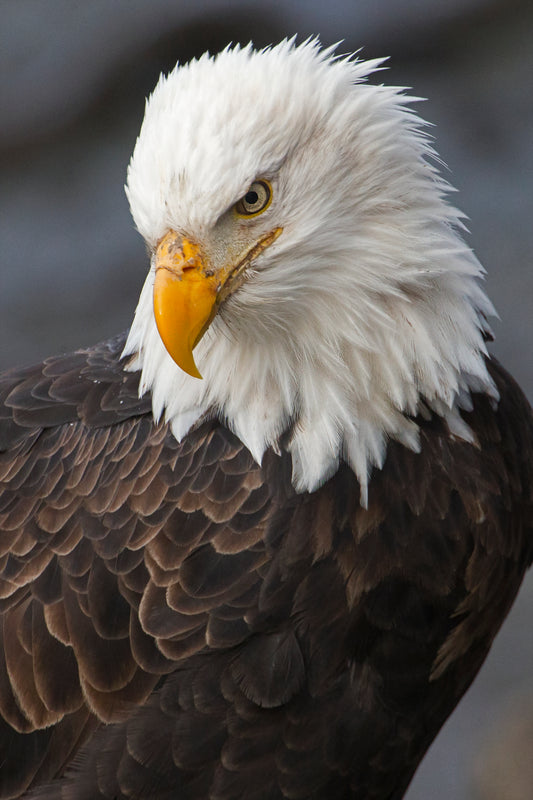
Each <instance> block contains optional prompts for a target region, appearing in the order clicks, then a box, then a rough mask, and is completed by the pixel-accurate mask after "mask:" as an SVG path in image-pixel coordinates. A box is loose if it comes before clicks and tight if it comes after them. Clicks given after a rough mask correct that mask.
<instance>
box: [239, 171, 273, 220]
mask: <svg viewBox="0 0 533 800" xmlns="http://www.w3.org/2000/svg"><path fill="white" fill-rule="evenodd" d="M271 202H272V186H271V185H270V182H269V181H267V180H265V179H264V178H262V179H261V180H258V181H254V182H253V183H252V184H250V187H249V188H248V191H247V192H246V194H245V195H243V196H242V197H241V199H240V200H238V201H237V202H236V203H235V206H234V208H235V213H236V214H237V216H238V217H246V218H248V219H249V218H250V217H257V216H258V215H259V214H262V213H263V212H264V211H266V210H267V208H268V207H269V205H270V203H271Z"/></svg>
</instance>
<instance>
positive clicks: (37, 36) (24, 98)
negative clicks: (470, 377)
mask: <svg viewBox="0 0 533 800" xmlns="http://www.w3.org/2000/svg"><path fill="white" fill-rule="evenodd" d="M294 33H297V34H298V36H299V39H300V40H301V39H303V38H305V37H307V36H308V35H311V34H319V35H320V38H321V41H322V43H323V44H325V45H327V44H331V43H334V42H337V41H339V40H341V39H343V40H344V41H343V43H342V44H341V45H340V48H339V49H340V51H341V52H348V51H353V50H356V49H359V48H363V50H362V55H363V56H364V57H366V58H369V57H373V56H381V55H388V56H390V57H391V59H390V62H389V69H388V73H380V74H379V75H378V76H377V78H376V80H377V81H380V82H381V81H386V82H388V83H396V84H400V85H402V86H408V87H413V93H414V94H416V95H418V96H422V97H426V98H428V100H427V102H425V103H423V104H421V105H419V106H418V111H419V113H421V114H422V115H423V116H424V117H425V118H426V119H428V120H430V121H431V122H432V123H434V124H435V126H436V127H435V129H434V135H435V138H436V147H437V150H438V152H439V153H440V155H441V157H442V158H443V160H444V161H445V162H446V164H447V165H448V166H449V168H450V172H449V174H448V173H447V177H448V178H449V179H450V180H451V181H452V183H453V184H454V185H455V186H456V187H457V188H458V189H459V191H460V194H458V195H456V196H455V197H454V201H455V202H456V204H457V205H459V207H460V208H461V209H462V210H463V211H465V212H466V213H467V215H468V217H469V218H470V222H469V227H470V228H471V235H470V237H469V242H470V244H471V246H472V247H473V248H474V250H475V251H476V253H477V255H478V256H479V258H480V260H481V261H482V263H483V264H484V266H485V268H486V270H487V273H488V276H487V285H488V292H489V295H490V297H491V298H492V300H493V301H494V303H495V305H496V307H497V309H498V311H499V314H500V316H501V320H502V321H501V322H495V326H494V327H495V333H496V342H495V344H494V347H493V351H494V352H495V353H496V355H497V356H498V357H499V358H500V359H501V360H502V361H503V362H504V364H505V365H506V366H507V368H508V369H509V370H510V371H511V372H512V373H513V374H514V376H515V377H516V378H517V379H518V381H519V382H520V384H521V385H522V387H523V388H524V390H525V391H526V393H527V394H528V396H529V399H530V400H532V399H533V357H532V346H533V318H532V312H533V269H532V258H531V253H532V251H533V4H532V3H531V2H530V0H524V1H523V2H519V1H518V0H492V2H491V0H352V1H351V2H350V1H349V0H328V2H324V0H306V2H300V1H299V0H292V2H291V1H290V0H286V2H276V1H275V0H261V2H251V1H250V0H241V2H239V1H238V0H233V2H222V0H220V1H219V0H114V1H113V2H108V1H107V0H92V2H86V0H79V1H78V0H47V2H46V3H43V2H42V0H2V2H1V4H0V115H1V117H0V247H1V253H2V261H1V265H0V369H3V368H6V367H10V366H13V365H16V364H23V363H29V362H32V361H35V360H39V359H41V358H42V357H44V356H47V355H51V354H53V353H57V352H61V351H67V350H71V349H73V348H76V347H79V346H84V345H88V344H91V343H93V342H96V341H97V340H99V339H101V338H104V337H107V336H109V335H112V334H114V333H117V332H119V331H120V330H122V329H125V328H126V327H127V326H128V325H129V323H130V320H131V318H132V314H133V311H134V308H135V305H136V301H137V297H138V294H139V291H140V288H141V286H142V282H143V280H144V276H145V274H146V270H147V268H148V264H147V259H146V254H145V250H144V246H143V243H142V241H141V240H140V237H139V236H138V234H137V233H136V232H135V231H134V229H133V226H132V223H131V220H130V217H129V212H128V207H127V203H126V198H125V196H124V191H123V184H124V180H125V173H126V167H127V164H128V160H129V157H130V154H131V151H132V149H133V146H134V143H135V139H136V136H137V133H138V130H139V127H140V124H141V121H142V117H143V110H144V97H145V95H146V94H148V93H149V92H150V90H151V89H152V88H153V86H154V84H155V82H156V80H157V77H158V75H159V73H160V72H161V71H168V70H169V69H171V68H172V67H173V66H174V64H175V62H176V61H177V60H179V61H182V62H183V61H187V60H188V59H190V58H191V57H193V56H197V55H200V54H201V53H202V52H203V51H204V50H207V49H209V50H210V51H211V52H216V51H218V50H220V49H221V48H223V47H224V46H225V45H226V44H228V42H241V43H243V44H245V43H247V42H248V41H249V40H252V41H253V42H254V44H255V45H256V46H263V45H267V44H269V43H272V42H276V41H278V40H279V39H280V38H282V37H284V36H286V35H292V34H294ZM532 623H533V575H530V576H529V580H528V581H527V582H526V584H525V585H524V587H523V589H522V592H521V594H520V596H519V599H518V601H517V603H516V604H515V607H514V609H513V611H512V613H511V615H510V617H509V618H508V620H507V621H506V623H505V625H504V627H503V629H502V631H501V633H500V635H499V637H498V639H497V641H496V643H495V645H494V647H493V650H492V652H491V654H490V656H489V659H488V660H487V663H486V665H485V666H484V668H483V670H482V673H481V674H480V676H479V677H478V679H477V680H476V682H475V684H474V686H473V687H472V689H471V690H470V692H469V693H468V695H467V696H466V698H465V699H464V700H463V702H462V703H461V704H460V706H459V708H458V710H457V711H456V712H455V714H454V715H453V716H452V718H451V719H450V720H449V722H448V723H447V724H446V726H445V727H444V729H443V730H442V732H441V734H440V736H439V737H438V739H437V740H436V742H435V744H434V745H433V747H432V748H431V750H430V752H429V754H428V756H427V757H426V759H425V761H424V763H423V764H422V766H421V768H420V769H419V771H418V773H417V775H416V777H415V779H414V781H413V783H412V785H411V788H410V790H409V793H408V795H407V797H408V800H450V798H453V800H481V799H483V800H492V799H494V800H530V798H532V797H533V669H532V668H533V624H532ZM325 800H327V798H325Z"/></svg>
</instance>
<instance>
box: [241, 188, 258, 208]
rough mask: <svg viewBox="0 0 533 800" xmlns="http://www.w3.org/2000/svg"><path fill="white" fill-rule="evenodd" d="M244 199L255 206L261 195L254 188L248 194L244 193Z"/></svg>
mask: <svg viewBox="0 0 533 800" xmlns="http://www.w3.org/2000/svg"><path fill="white" fill-rule="evenodd" d="M244 200H245V202H246V204H247V205H249V206H255V204H256V203H257V201H258V200H259V195H258V194H257V192H254V191H253V189H252V190H250V191H249V192H246V194H245V195H244Z"/></svg>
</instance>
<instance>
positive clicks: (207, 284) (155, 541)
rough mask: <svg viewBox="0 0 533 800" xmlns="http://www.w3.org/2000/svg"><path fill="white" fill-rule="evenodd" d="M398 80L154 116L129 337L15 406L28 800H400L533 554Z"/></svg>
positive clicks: (497, 395)
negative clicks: (143, 268)
mask: <svg viewBox="0 0 533 800" xmlns="http://www.w3.org/2000/svg"><path fill="white" fill-rule="evenodd" d="M380 64H381V61H380V60H373V61H362V60H359V59H358V58H356V57H347V58H340V57H337V56H336V55H335V54H334V53H333V51H332V50H327V49H326V50H322V49H321V48H320V46H319V45H318V43H317V42H316V41H308V42H306V43H304V44H302V45H300V46H296V45H295V43H294V42H293V41H284V42H282V43H281V44H279V45H278V46H275V47H272V48H268V49H266V50H263V51H261V52H256V51H254V50H253V49H252V48H251V47H246V48H244V49H240V48H238V47H235V48H233V49H230V48H228V49H226V50H225V51H224V52H222V53H221V54H219V55H218V56H217V57H216V58H211V57H210V56H208V55H204V56H203V57H202V58H200V59H199V60H197V61H193V62H192V63H190V64H189V65H188V66H183V67H179V68H176V69H175V70H174V71H172V72H171V73H170V74H169V75H168V76H166V77H162V78H161V80H160V81H159V83H158V85H157V87H156V88H155V91H154V92H153V94H152V96H151V97H150V99H149V100H148V102H147V105H146V113H145V118H144V121H143V124H142V129H141V132H140V135H139V138H138V140H137V144H136V147H135V151H134V154H133V157H132V160H131V163H130V166H129V171H128V179H127V187H126V190H127V195H128V198H129V202H130V206H131V211H132V214H133V218H134V221H135V224H136V226H137V228H138V230H139V231H140V233H141V234H142V236H143V237H144V239H145V241H146V244H147V247H148V250H149V253H150V270H149V273H148V277H147V279H146V283H145V285H144V288H143V290H142V293H141V296H140V300H139V304H138V307H137V310H136V313H135V317H134V320H133V324H132V326H131V329H130V331H129V334H128V335H127V336H118V337H116V338H114V339H112V340H110V341H106V342H103V343H102V344H99V345H97V346H95V347H90V348H88V349H86V350H79V351H77V352H75V353H72V354H70V355H65V356H60V357H57V358H50V359H48V360H46V361H45V362H44V363H42V364H39V365H37V366H33V367H30V368H27V369H21V370H15V371H11V372H8V373H6V374H4V375H3V376H2V378H1V381H0V404H1V405H0V451H1V454H0V479H1V482H2V484H1V485H2V493H1V495H0V529H1V539H0V542H1V561H0V564H1V583H0V589H1V592H0V613H1V615H2V627H1V629H0V631H1V636H2V647H1V648H0V659H1V664H0V797H1V798H21V797H24V798H40V799H41V800H96V799H97V798H105V799H106V800H111V799H113V798H114V799H117V800H118V799H119V798H120V799H123V798H136V800H167V799H170V798H180V799H181V798H183V800H200V799H201V798H203V799H206V798H210V800H238V799H239V798H242V799H243V800H244V799H245V800H260V799H261V800H281V798H315V800H318V798H321V799H322V800H324V799H325V798H327V799H328V800H335V798H339V799H340V798H343V800H345V799H346V798H352V800H378V798H379V799H380V800H397V798H401V797H402V796H403V794H404V792H405V790H406V787H407V786H408V784H409V782H410V779H411V777H412V775H413V773H414V771H415V769H416V767H417V765H418V763H419V761H420V759H421V758H422V756H423V754H424V752H425V751H426V749H427V748H428V746H429V744H430V743H431V741H432V739H433V738H434V736H435V735H436V733H437V731H438V730H439V728H440V727H441V725H442V724H443V722H444V720H445V719H446V718H447V716H448V715H449V714H450V712H451V711H452V709H453V708H454V706H455V705H456V703H457V702H458V700H459V699H460V697H461V696H462V694H463V693H464V692H465V690H466V688H467V687H468V686H469V684H470V683H471V681H472V680H473V678H474V676H475V674H476V673H477V671H478V669H479V668H480V666H481V664H482V662H483V660H484V658H485V656H486V655H487V652H488V650H489V648H490V645H491V642H492V640H493V638H494V636H495V634H496V632H497V630H498V628H499V626H500V624H501V622H502V621H503V619H504V617H505V615H506V614H507V611H508V610H509V608H510V605H511V603H512V601H513V599H514V597H515V595H516V592H517V590H518V587H519V585H520V582H521V580H522V577H523V574H524V571H525V569H526V567H527V566H528V564H530V562H531V560H532V554H533V532H532V525H533V522H532V520H533V515H532V505H533V500H532V494H533V488H532V485H533V482H532V469H533V467H532V463H533V426H532V416H531V411H530V409H529V406H528V404H527V402H526V400H525V399H524V397H523V395H522V393H521V391H520V389H519V388H518V387H517V386H516V384H515V383H514V382H513V380H512V378H511V377H510V376H509V375H508V374H507V373H506V372H505V371H504V370H503V369H502V367H501V366H499V364H498V363H497V362H496V361H495V360H494V359H493V358H492V357H490V356H489V355H488V353H487V349H486V345H485V342H486V340H487V339H488V337H489V335H490V332H489V327H488V322H487V318H488V317H490V315H491V314H492V313H493V307H492V305H491V304H490V302H489V300H488V299H487V297H486V296H485V294H484V292H483V290H482V288H481V286H480V283H479V278H480V276H481V274H482V268H481V266H480V264H479V262H478V261H477V259H476V258H475V256H474V255H473V253H472V252H471V250H470V249H469V248H468V247H467V246H466V245H465V243H464V242H463V240H462V238H461V227H462V225H461V214H460V213H459V212H458V211H457V210H456V209H455V208H454V207H453V206H452V205H451V204H449V202H448V201H447V192H448V189H449V187H448V185H447V184H446V182H445V181H444V180H443V178H442V177H441V176H440V174H439V172H438V170H437V167H436V160H435V153H434V151H433V150H432V148H431V145H430V143H429V141H428V138H427V135H426V133H425V128H424V123H423V122H422V121H421V119H420V118H419V117H418V116H417V115H416V114H415V113H414V112H413V111H412V110H411V107H410V105H409V99H408V98H406V97H405V96H404V94H403V93H402V91H401V90H399V89H398V88H391V87H386V86H378V85H370V84H369V83H368V82H367V80H366V79H367V77H368V75H369V74H370V73H372V72H373V71H375V70H376V69H378V68H379V67H380Z"/></svg>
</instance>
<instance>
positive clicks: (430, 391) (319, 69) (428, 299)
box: [125, 41, 496, 502]
mask: <svg viewBox="0 0 533 800" xmlns="http://www.w3.org/2000/svg"><path fill="white" fill-rule="evenodd" d="M381 64H382V60H380V59H377V60H372V61H361V60H359V59H357V58H354V57H351V56H350V57H347V58H338V57H336V56H335V55H334V54H333V51H332V50H331V49H328V50H321V49H320V47H319V45H318V43H317V42H316V41H309V42H306V43H304V44H303V45H300V46H296V45H295V44H294V42H293V41H284V42H282V43H281V44H279V45H277V46H276V47H272V48H269V49H267V50H264V51H261V52H256V51H254V50H253V49H252V48H251V47H250V46H249V47H246V48H244V49H240V48H238V47H237V48H234V49H227V50H225V51H224V52H223V53H221V54H220V55H218V56H216V57H215V58H211V57H209V56H208V55H204V56H202V58H201V59H199V60H198V61H193V62H192V63H190V64H188V65H187V66H184V67H176V69H175V70H174V71H173V72H171V73H170V74H169V75H168V76H167V77H165V78H162V79H161V80H160V82H159V84H158V85H157V87H156V89H155V90H154V93H153V94H152V96H151V97H150V99H149V100H148V102H147V106H146V114H145V119H144V122H143V126H142V129H141V132H140V135H139V138H138V141H137V145H136V148H135V152H134V154H133V157H132V160H131V164H130V167H129V172H128V182H127V194H128V198H129V201H130V206H131V211H132V214H133V217H134V220H135V223H136V225H137V228H138V229H139V231H140V233H141V234H142V236H143V237H144V239H145V240H146V242H147V244H148V246H149V247H150V248H151V249H152V251H153V250H154V248H155V247H156V245H157V243H158V242H159V241H160V239H161V238H162V237H163V236H164V235H165V233H166V232H167V231H169V230H171V229H172V230H176V231H178V232H180V233H182V234H183V235H186V236H187V237H189V238H190V239H191V240H193V241H195V242H198V243H199V244H201V246H202V248H203V251H204V252H205V253H206V254H207V255H208V256H209V257H210V258H211V259H212V260H213V262H214V263H217V261H220V260H221V259H224V258H228V257H231V254H232V252H234V251H235V252H236V251H237V250H238V248H239V247H241V246H242V245H243V243H244V244H247V243H250V242H253V241H256V240H258V239H259V238H260V237H261V236H263V235H265V233H267V232H268V231H269V230H272V229H273V228H276V227H280V228H282V229H283V232H282V234H281V235H280V236H279V238H278V239H277V240H276V241H275V242H274V243H273V244H271V245H270V246H269V247H267V248H266V249H265V250H263V252H262V253H261V254H260V255H259V256H258V257H257V259H256V260H255V261H254V263H253V265H252V266H251V267H250V268H249V269H248V270H247V273H246V279H245V281H244V283H243V284H242V285H241V286H240V288H239V289H238V290H237V291H235V292H234V293H233V294H232V295H231V296H230V297H229V298H228V299H227V300H226V301H225V302H224V303H223V304H222V305H221V308H220V312H219V313H218V315H217V316H216V317H215V319H214V321H213V323H212V324H211V326H210V327H209V329H208V330H207V332H206V334H205V336H204V337H203V338H202V340H201V341H200V343H199V344H198V346H197V348H196V349H195V359H196V362H197V364H198V366H199V368H200V371H201V373H202V375H203V380H198V379H197V378H194V377H191V376H190V375H187V374H186V373H184V372H183V371H182V370H181V369H180V368H179V367H178V366H177V365H176V364H175V363H174V362H173V361H172V359H171V358H170V356H169V355H168V353H167V352H166V350H165V348H164V346H163V344H162V342H161V339H160V337H159V334H158V331H157V328H156V325H155V322H154V316H153V308H152V287H153V281H154V264H153V263H152V269H151V271H150V273H149V275H148V277H147V279H146V283H145V286H144V288H143V291H142V294H141V298H140V301H139V305H138V308H137V311H136V314H135V319H134V322H133V325H132V328H131V332H130V335H129V338H128V342H127V345H126V348H125V354H127V355H131V356H132V361H131V368H133V369H138V368H142V381H141V391H146V390H151V392H152V395H153V408H154V414H155V416H156V418H159V417H160V416H161V415H164V416H165V417H166V419H167V420H169V421H170V422H171V426H172V430H173V432H174V434H175V435H176V437H177V438H178V439H180V438H181V437H183V436H184V435H185V434H186V433H187V431H188V430H190V428H191V426H192V425H194V424H195V423H196V422H197V421H198V420H199V419H200V418H203V417H204V416H210V415H217V416H218V417H219V418H220V419H221V420H223V421H225V422H226V424H227V425H228V426H229V427H230V428H231V429H232V430H233V431H234V432H235V433H236V434H237V435H238V436H239V438H240V439H241V440H242V441H243V442H244V444H245V445H246V446H247V447H248V448H249V450H250V451H251V452H252V454H253V455H254V457H255V458H256V460H257V461H260V460H261V458H262V455H263V453H264V451H265V450H266V449H267V448H268V447H273V448H274V449H279V447H280V446H282V445H281V444H280V438H281V437H282V436H283V434H285V433H286V431H287V430H288V429H289V428H290V431H291V432H290V434H289V436H288V437H284V442H283V446H284V447H286V448H287V449H288V450H289V451H290V452H291V455H292V462H293V483H294V486H295V487H296V488H297V489H298V490H299V491H305V490H308V491H313V490H314V489H316V488H317V487H318V486H319V485H320V484H321V483H323V482H324V481H325V480H326V479H327V478H328V477H329V476H330V475H331V474H332V473H333V472H334V471H335V469H336V467H337V465H338V463H339V461H340V460H341V459H344V460H346V461H347V462H348V463H349V464H350V465H351V466H352V468H353V469H354V471H355V473H356V475H357V477H358V479H359V481H360V484H361V497H362V501H363V502H365V498H366V492H367V481H368V476H369V473H370V470H371V468H372V467H379V466H380V465H381V464H382V462H383V458H384V455H385V451H386V443H387V439H388V438H392V439H396V440H399V441H401V442H403V443H404V444H405V445H406V446H407V447H409V448H411V449H412V450H415V451H416V450H417V448H418V447H419V442H418V429H417V426H416V424H415V423H414V422H413V421H412V417H413V416H416V414H417V413H420V412H421V413H424V408H425V407H428V408H431V409H433V410H434V411H437V412H438V413H439V414H440V415H442V416H444V417H445V418H446V420H447V421H448V424H449V427H450V430H451V431H452V432H453V433H454V434H455V435H457V436H460V437H463V438H466V439H468V438H469V436H470V433H469V430H468V427H467V426H466V425H465V423H464V422H463V421H462V419H461V416H460V414H459V409H460V408H464V407H468V403H469V394H470V391H471V390H482V391H485V392H488V393H490V394H492V396H494V397H496V390H495V388H494V386H493V384H492V381H491V379H490V378H489V376H488V374H487V371H486V367H485V362H484V355H485V352H486V350H485V345H484V336H483V334H484V332H485V331H486V330H487V322H486V317H487V316H488V315H491V314H493V313H494V311H493V308H492V305H491V303H490V302H489V300H488V299H487V297H486V296H485V294H484V292H483V291H482V289H481V288H480V285H479V282H478V279H479V278H480V276H481V275H482V268H481V266H480V264H479V262H478V261H477V259H476V257H475V256H474V255H473V253H472V252H471V250H470V249H469V248H468V247H467V246H466V244H465V243H464V242H463V240H462V238H461V235H460V231H461V229H462V224H461V214H460V212H458V211H457V210H456V209H455V208H454V207H453V206H451V205H450V204H449V203H448V202H447V200H446V195H447V193H448V191H449V186H448V184H447V183H446V182H445V181H444V180H443V178H442V177H441V176H440V175H439V173H438V171H437V169H436V166H435V159H434V156H435V154H434V151H433V150H432V147H431V145H430V142H429V140H428V137H427V135H426V133H425V128H424V122H423V121H422V120H421V119H420V117H418V116H417V115H416V114H415V113H414V112H413V111H412V110H411V108H410V106H409V103H410V102H412V98H411V99H409V98H408V97H405V96H404V94H403V93H402V90H401V89H399V88H396V87H385V86H375V85H369V84H368V83H366V79H367V77H368V76H369V75H370V74H371V73H372V72H374V71H375V70H376V69H378V68H379V67H380V65H381ZM258 178H265V179H268V180H269V181H270V183H271V185H272V189H273V199H272V203H271V205H270V207H269V208H268V209H267V210H266V211H265V213H263V214H261V215H260V216H257V217H253V218H250V219H247V220H240V221H237V220H236V219H235V216H234V215H232V214H230V213H229V212H230V210H231V209H232V208H233V206H234V204H235V203H236V202H237V201H238V200H239V198H241V197H242V196H243V195H244V194H245V193H246V191H247V189H248V187H249V186H250V185H251V184H252V182H253V181H255V180H256V179H258Z"/></svg>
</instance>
